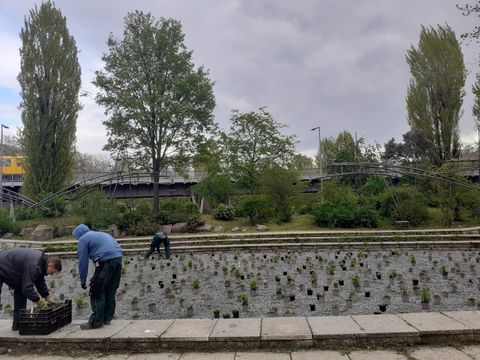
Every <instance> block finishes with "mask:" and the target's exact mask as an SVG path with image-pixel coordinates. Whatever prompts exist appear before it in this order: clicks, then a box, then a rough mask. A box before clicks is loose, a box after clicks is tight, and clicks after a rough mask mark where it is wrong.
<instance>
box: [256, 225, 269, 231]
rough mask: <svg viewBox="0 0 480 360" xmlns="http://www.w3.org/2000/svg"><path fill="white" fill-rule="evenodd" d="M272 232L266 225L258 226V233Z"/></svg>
mask: <svg viewBox="0 0 480 360" xmlns="http://www.w3.org/2000/svg"><path fill="white" fill-rule="evenodd" d="M268 230H270V229H269V228H268V226H266V225H257V231H268Z"/></svg>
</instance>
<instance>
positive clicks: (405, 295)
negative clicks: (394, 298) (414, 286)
mask: <svg viewBox="0 0 480 360" xmlns="http://www.w3.org/2000/svg"><path fill="white" fill-rule="evenodd" d="M400 292H401V294H402V302H408V290H407V288H405V287H403V288H402V290H400Z"/></svg>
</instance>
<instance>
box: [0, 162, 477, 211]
mask: <svg viewBox="0 0 480 360" xmlns="http://www.w3.org/2000/svg"><path fill="white" fill-rule="evenodd" d="M479 172H480V167H478V166H469V167H460V168H456V169H452V170H449V171H445V172H433V171H429V170H425V169H420V168H415V167H410V166H403V165H391V164H386V163H357V162H352V163H334V164H332V166H330V167H329V169H328V173H323V174H322V173H320V169H317V168H314V169H305V170H302V171H300V172H299V180H300V181H304V182H307V183H308V186H307V187H306V189H304V192H316V191H318V189H319V184H320V182H321V181H323V180H328V179H334V178H342V177H351V176H372V175H375V176H383V177H389V178H393V179H400V178H401V179H402V180H405V181H411V182H421V181H422V179H425V178H427V179H434V180H441V181H445V182H448V183H450V184H452V185H456V186H461V187H464V188H469V189H472V190H480V188H478V187H477V186H475V185H473V184H472V182H479ZM454 174H461V175H462V176H463V177H465V178H468V179H470V181H466V180H465V181H462V180H461V179H458V177H452V175H454ZM206 175H207V174H206V172H203V171H187V172H185V173H182V174H180V173H177V172H175V171H172V170H163V171H161V172H160V173H159V179H158V184H159V196H161V197H176V196H189V195H191V187H192V186H193V185H195V184H197V183H198V182H199V181H201V180H202V179H203V178H204V177H205V176H206ZM0 179H1V177H0ZM23 180H24V177H23V175H13V176H12V175H6V174H5V175H4V176H3V193H0V194H1V196H2V199H3V201H8V202H14V203H18V202H20V203H22V204H24V205H26V206H42V205H44V204H46V203H47V202H48V201H50V200H52V199H54V198H56V197H60V196H65V197H67V198H69V199H70V200H72V201H73V200H76V199H78V198H80V197H82V196H84V195H86V194H88V193H90V192H92V191H94V190H96V189H102V190H103V191H105V192H106V194H107V195H108V196H109V197H111V198H119V199H121V198H147V197H152V196H153V185H154V183H155V181H154V176H153V173H151V172H122V171H118V172H84V173H77V174H75V176H74V180H73V181H72V184H71V185H69V186H68V187H67V188H65V189H64V190H62V191H60V192H58V193H56V194H54V195H52V196H51V197H48V198H47V199H44V200H42V201H41V202H40V203H36V202H34V201H33V200H31V199H28V198H26V197H24V196H22V195H20V194H19V190H20V188H21V186H22V185H23Z"/></svg>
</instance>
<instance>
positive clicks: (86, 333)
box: [63, 320, 131, 343]
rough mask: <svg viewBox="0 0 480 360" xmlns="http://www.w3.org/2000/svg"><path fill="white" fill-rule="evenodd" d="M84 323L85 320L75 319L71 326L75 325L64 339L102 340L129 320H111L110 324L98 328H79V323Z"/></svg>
mask: <svg viewBox="0 0 480 360" xmlns="http://www.w3.org/2000/svg"><path fill="white" fill-rule="evenodd" d="M82 323H85V321H75V322H74V323H73V326H74V327H75V328H74V329H73V331H71V332H69V333H68V334H66V336H64V337H63V339H64V341H67V342H75V343H82V342H91V343H95V342H104V341H106V340H107V339H110V338H111V337H112V336H114V335H115V334H117V333H118V332H119V331H121V330H122V329H123V328H124V327H126V326H127V325H129V324H130V323H131V321H129V320H113V321H112V323H111V325H106V326H102V327H101V328H98V329H90V330H82V329H80V324H82Z"/></svg>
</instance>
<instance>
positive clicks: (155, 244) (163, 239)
mask: <svg viewBox="0 0 480 360" xmlns="http://www.w3.org/2000/svg"><path fill="white" fill-rule="evenodd" d="M160 244H163V246H164V247H165V258H166V259H170V240H168V236H167V234H165V233H164V232H163V231H160V232H158V233H156V234H155V235H154V236H153V240H152V242H151V243H150V249H149V250H148V251H147V253H146V254H145V259H148V258H149V257H150V255H152V254H153V252H154V251H155V250H157V253H158V255H160Z"/></svg>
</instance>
